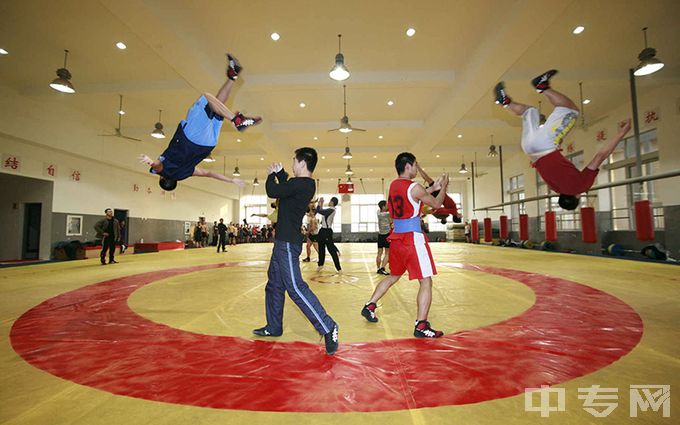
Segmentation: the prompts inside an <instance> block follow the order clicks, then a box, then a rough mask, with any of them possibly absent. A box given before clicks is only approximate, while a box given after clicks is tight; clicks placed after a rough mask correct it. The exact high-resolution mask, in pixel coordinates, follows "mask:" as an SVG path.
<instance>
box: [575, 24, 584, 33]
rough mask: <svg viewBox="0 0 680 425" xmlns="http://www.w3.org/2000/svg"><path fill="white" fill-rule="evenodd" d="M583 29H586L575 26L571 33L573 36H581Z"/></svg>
mask: <svg viewBox="0 0 680 425" xmlns="http://www.w3.org/2000/svg"><path fill="white" fill-rule="evenodd" d="M585 29H586V28H585V27H583V26H581V25H579V26H577V27H576V28H574V30H573V31H572V33H574V34H581V33H582V32H583V31H584V30H585Z"/></svg>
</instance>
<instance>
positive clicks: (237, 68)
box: [227, 53, 243, 81]
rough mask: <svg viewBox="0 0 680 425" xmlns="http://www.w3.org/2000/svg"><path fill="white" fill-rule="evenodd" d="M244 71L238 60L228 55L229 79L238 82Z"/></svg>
mask: <svg viewBox="0 0 680 425" xmlns="http://www.w3.org/2000/svg"><path fill="white" fill-rule="evenodd" d="M242 69H243V67H242V66H241V64H240V63H239V62H238V60H237V59H236V58H235V57H234V56H232V55H231V53H227V78H229V79H230V80H232V81H234V80H236V79H237V78H238V74H240V73H241V70H242Z"/></svg>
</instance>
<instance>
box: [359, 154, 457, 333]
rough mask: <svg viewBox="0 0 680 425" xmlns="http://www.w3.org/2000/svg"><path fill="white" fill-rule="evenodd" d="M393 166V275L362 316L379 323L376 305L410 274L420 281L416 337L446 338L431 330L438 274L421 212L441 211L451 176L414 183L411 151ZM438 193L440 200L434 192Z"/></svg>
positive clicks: (401, 156)
mask: <svg viewBox="0 0 680 425" xmlns="http://www.w3.org/2000/svg"><path fill="white" fill-rule="evenodd" d="M394 165H395V167H396V169H397V174H398V175H399V178H398V179H396V180H394V181H393V182H392V184H391V185H390V193H389V201H388V206H389V211H390V217H391V218H392V220H393V222H394V229H393V230H392V234H391V235H390V237H389V238H388V239H389V241H390V260H389V261H390V276H388V277H386V278H385V279H383V280H382V281H381V282H380V283H379V284H378V286H377V287H376V288H375V291H374V292H373V295H372V296H371V299H370V300H369V301H368V302H367V303H366V305H365V306H364V307H363V309H362V310H361V315H362V316H364V317H365V318H366V320H368V321H369V322H377V321H378V318H377V317H376V315H375V309H376V307H377V306H376V303H377V302H378V300H379V299H380V298H382V297H383V296H384V295H385V294H386V293H387V291H388V290H389V289H390V288H391V287H392V285H394V284H395V283H397V281H398V280H399V279H400V278H401V276H402V275H403V274H404V273H405V272H407V271H408V277H409V279H410V280H413V279H418V282H419V283H420V290H419V291H418V298H417V302H418V317H417V319H416V325H415V329H414V331H413V335H414V336H415V337H416V338H439V337H441V336H442V335H444V332H442V331H436V330H434V329H432V328H431V327H430V322H428V321H427V315H428V313H429V311H430V304H432V276H434V275H435V274H437V270H436V269H435V266H434V260H433V259H432V252H430V246H429V245H428V244H427V236H425V235H423V233H422V231H421V229H420V212H421V210H422V208H423V204H426V205H429V206H431V207H432V208H440V207H441V206H442V204H443V203H444V197H445V196H446V188H447V186H448V184H449V177H448V175H446V174H445V175H442V177H440V178H439V179H438V180H437V181H436V182H434V184H433V185H432V186H430V187H429V188H427V189H425V188H424V187H423V186H421V185H420V184H419V183H416V182H414V181H413V179H414V178H415V177H416V174H417V173H418V163H417V162H416V157H415V156H414V155H413V154H411V153H409V152H402V153H400V154H399V155H397V158H396V160H395V161H394ZM435 191H439V194H438V195H437V197H434V196H432V195H431V193H432V192H435Z"/></svg>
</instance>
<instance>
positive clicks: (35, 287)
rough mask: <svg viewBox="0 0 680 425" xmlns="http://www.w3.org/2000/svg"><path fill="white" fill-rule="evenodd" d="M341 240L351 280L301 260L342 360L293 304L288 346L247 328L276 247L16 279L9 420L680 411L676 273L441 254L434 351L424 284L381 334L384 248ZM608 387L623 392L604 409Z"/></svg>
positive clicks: (17, 271)
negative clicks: (371, 305) (372, 315)
mask: <svg viewBox="0 0 680 425" xmlns="http://www.w3.org/2000/svg"><path fill="white" fill-rule="evenodd" d="M338 246H339V247H340V249H341V253H342V256H341V263H342V266H343V272H344V273H343V274H342V275H334V274H333V272H332V270H333V266H332V264H327V265H326V267H325V271H323V272H321V273H317V272H316V264H315V263H301V265H302V273H303V277H304V278H305V280H306V281H307V283H308V284H309V285H310V287H311V288H312V290H313V291H314V292H315V293H316V295H317V296H318V297H319V299H320V301H321V302H322V304H323V305H324V307H325V308H326V310H327V311H328V313H329V315H330V316H332V317H333V319H334V320H335V321H336V322H338V323H339V325H340V343H341V347H340V350H339V351H338V353H337V354H336V355H335V356H334V357H328V356H326V355H325V354H324V353H323V340H322V337H320V336H319V334H318V333H317V332H316V331H315V330H314V328H313V327H312V326H311V325H310V324H309V322H308V321H307V319H306V318H305V317H304V315H303V314H302V313H301V312H300V310H299V309H298V308H297V307H296V306H295V305H294V303H292V302H291V300H290V299H288V298H287V299H286V308H285V313H284V335H283V336H282V337H280V338H277V339H271V340H266V339H264V338H258V337H254V336H253V335H252V334H251V330H252V329H253V328H256V327H260V326H263V325H264V324H265V319H264V286H265V284H266V276H267V267H268V260H269V256H270V255H271V249H272V245H271V244H249V245H239V246H236V247H228V249H229V252H228V253H224V254H222V253H220V254H217V253H215V252H214V248H205V249H193V250H185V251H172V252H161V253H155V254H143V255H131V254H125V255H121V256H118V257H117V260H118V261H120V263H119V264H116V265H108V266H105V267H103V266H100V265H99V260H98V259H92V260H83V261H73V262H64V263H53V264H44V265H34V266H24V267H14V268H6V269H0V277H1V279H0V282H1V287H0V288H1V289H0V291H1V295H2V301H0V302H1V303H2V327H3V332H2V335H3V337H2V345H1V351H0V353H2V360H3V362H2V364H3V366H2V367H3V370H2V378H1V379H2V382H1V386H0V392H1V404H0V423H2V424H5V423H7V424H88V425H89V424H137V423H139V424H148V423H152V424H166V423H168V424H170V423H172V424H175V423H177V424H179V423H182V424H185V423H200V424H213V423H214V424H218V423H219V424H225V423H228V424H241V423H243V424H245V423H248V424H260V423H262V424H269V423H280V424H307V423H309V424H333V423H343V424H349V423H366V422H369V421H371V422H389V423H390V424H391V425H396V424H412V423H414V424H451V423H466V424H467V423H471V424H513V423H536V422H538V421H540V422H541V423H542V422H545V423H574V424H584V423H612V424H614V423H616V424H620V423H641V424H647V423H650V424H651V423H672V421H673V419H674V417H677V416H678V415H679V414H680V412H678V409H677V402H675V401H674V400H673V399H674V398H677V397H674V396H673V389H677V388H679V387H678V384H680V378H679V376H680V348H678V343H677V340H678V339H680V338H679V335H680V332H679V331H678V329H677V322H678V319H680V309H679V308H678V299H680V289H679V285H680V278H678V276H680V273H678V272H679V271H680V268H678V267H677V266H672V265H663V264H652V263H646V262H637V261H626V260H617V259H610V258H598V257H586V256H578V255H569V254H557V253H546V252H540V251H527V250H520V249H513V248H500V247H486V246H475V245H468V244H448V243H435V244H431V247H432V252H433V255H434V258H435V262H436V265H437V268H438V272H439V274H438V275H437V276H436V277H435V278H434V293H433V304H432V308H431V311H430V317H429V320H430V322H431V323H432V326H433V327H434V328H436V329H442V330H444V332H445V333H446V336H445V337H444V338H442V339H441V340H437V341H422V340H416V339H414V338H412V337H411V335H412V331H413V321H414V319H415V311H416V305H415V298H416V294H417V290H418V283H417V282H416V281H410V282H409V281H407V280H405V279H402V280H401V281H400V282H399V283H398V284H397V285H395V286H394V287H393V288H392V289H391V291H390V292H389V293H388V294H387V295H386V296H385V297H384V298H383V300H381V302H380V303H379V309H378V310H377V314H378V317H379V318H380V321H379V322H378V323H375V324H373V323H368V322H366V321H365V320H364V319H363V318H362V317H361V316H360V314H359V311H360V309H361V307H362V305H363V303H364V302H365V301H366V300H368V298H369V297H370V295H371V293H372V290H373V288H374V287H375V285H376V284H377V283H378V282H379V281H380V279H381V277H382V276H380V275H377V274H376V273H375V269H376V267H375V244H338ZM312 258H315V253H313V254H312ZM94 284H97V285H94ZM674 335H675V336H674ZM544 383H545V384H546V385H550V388H551V389H552V390H553V391H552V394H548V393H547V392H545V394H546V395H549V399H546V401H547V403H544V408H545V409H544V412H543V415H545V416H547V417H541V415H542V412H540V411H538V410H540V404H541V403H540V396H541V394H534V395H533V396H532V397H531V398H530V400H529V401H531V403H530V408H529V409H527V408H526V404H525V402H526V401H527V400H526V397H525V394H524V390H523V388H525V385H529V386H532V387H533V386H537V387H539V386H540V385H541V384H544ZM593 385H599V386H600V387H601V389H611V390H612V391H609V392H600V393H599V394H598V395H597V396H595V395H593V391H594V390H592V386H593ZM638 385H640V386H647V389H645V388H637V387H632V388H631V386H638ZM666 385H670V390H668V389H667V388H665V387H663V386H666ZM650 386H657V387H658V388H656V387H650ZM580 388H582V389H589V388H591V394H590V395H591V397H590V399H589V400H588V399H587V397H586V395H587V394H586V392H579V389H580ZM649 388H651V389H649ZM613 389H616V390H617V392H613ZM546 390H547V387H546ZM560 392H563V394H564V398H563V402H564V403H563V408H562V407H560V405H559V403H558V401H559V400H558V399H559V393H560ZM668 392H670V395H668ZM579 396H581V397H579ZM606 397H609V398H606ZM664 397H669V398H668V400H669V406H670V407H669V408H668V412H667V413H668V416H670V417H664V415H665V414H666V412H665V411H664V409H666V403H664ZM593 403H594V404H593ZM631 403H632V406H633V412H631ZM608 405H615V407H613V408H612V407H610V408H609V409H611V411H608V412H605V413H607V415H606V416H604V414H603V413H602V412H603V411H605V410H606V406H608ZM549 408H551V409H552V411H549ZM645 409H646V410H645ZM527 410H529V411H527ZM593 412H594V413H593ZM631 413H635V414H636V415H637V417H631ZM595 414H600V415H603V416H604V417H601V418H598V417H595Z"/></svg>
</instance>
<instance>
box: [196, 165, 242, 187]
mask: <svg viewBox="0 0 680 425" xmlns="http://www.w3.org/2000/svg"><path fill="white" fill-rule="evenodd" d="M193 175H194V176H196V177H211V178H213V179H216V180H220V181H223V182H227V183H234V184H235V185H238V186H240V187H244V186H245V185H246V183H245V182H244V181H243V180H241V179H234V178H231V177H227V176H225V175H223V174H220V173H215V172H213V171H208V170H204V169H203V168H198V167H197V168H195V169H194V174H193Z"/></svg>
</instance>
